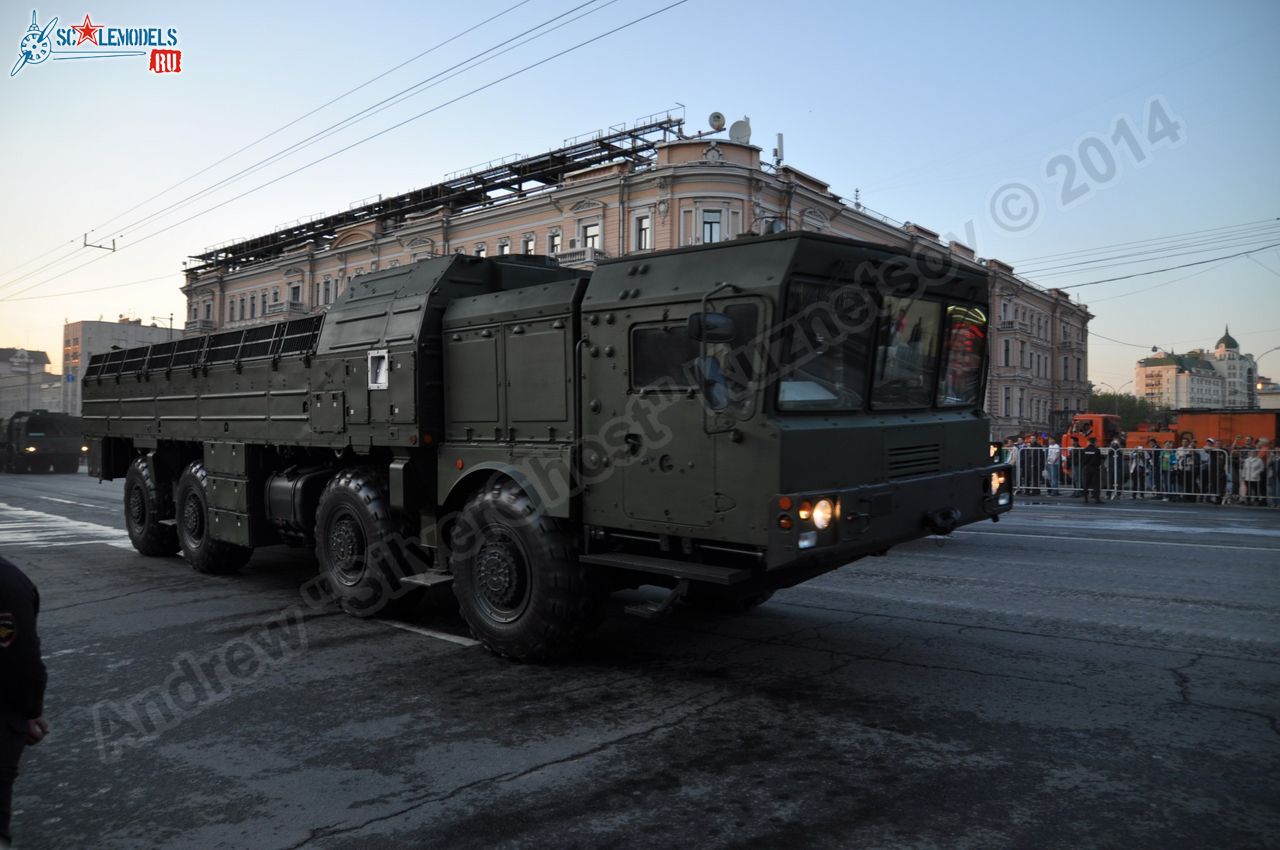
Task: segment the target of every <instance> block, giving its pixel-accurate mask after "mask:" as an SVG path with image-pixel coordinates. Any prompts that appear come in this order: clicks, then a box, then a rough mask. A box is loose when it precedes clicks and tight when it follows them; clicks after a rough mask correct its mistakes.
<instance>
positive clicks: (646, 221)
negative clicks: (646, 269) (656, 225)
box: [635, 215, 653, 251]
mask: <svg viewBox="0 0 1280 850" xmlns="http://www.w3.org/2000/svg"><path fill="white" fill-rule="evenodd" d="M635 250H637V251H652V250H653V219H651V218H649V216H647V215H638V216H636V239H635Z"/></svg>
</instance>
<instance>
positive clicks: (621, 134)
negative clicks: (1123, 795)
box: [183, 116, 1090, 436]
mask: <svg viewBox="0 0 1280 850" xmlns="http://www.w3.org/2000/svg"><path fill="white" fill-rule="evenodd" d="M742 123H743V122H739V124H742ZM682 124H683V122H682V119H679V118H672V117H670V116H666V117H663V118H660V119H656V120H651V121H644V122H640V123H638V124H637V125H636V126H635V127H632V128H629V129H627V130H623V131H611V132H609V133H600V134H595V135H593V136H590V137H587V138H585V139H581V140H570V142H569V143H568V144H566V146H565V147H563V148H560V149H558V150H555V151H551V152H549V153H547V154H544V155H541V156H537V157H529V158H525V159H520V160H512V161H503V162H498V163H491V164H489V165H487V166H483V167H481V168H479V169H476V170H473V171H469V172H466V173H461V174H456V175H448V176H447V177H446V179H445V180H444V181H443V182H441V183H439V184H436V185H434V186H429V187H426V188H424V189H419V190H415V191H414V192H410V193H407V194H405V195H400V196H396V197H393V198H387V199H379V200H378V201H376V202H372V203H365V204H361V205H358V206H355V207H353V209H351V210H349V211H348V212H346V213H340V214H337V215H333V216H328V217H324V218H321V219H316V220H313V221H307V222H297V223H295V225H293V226H290V227H288V228H284V229H281V230H278V231H276V232H274V233H271V234H267V235H264V236H260V237H255V238H252V239H245V240H238V241H235V242H230V243H226V244H223V245H220V246H216V247H213V248H210V249H207V250H206V251H205V253H203V254H201V255H199V256H198V257H197V258H196V259H197V260H198V264H197V265H195V266H191V267H189V268H188V269H187V271H186V284H185V286H184V290H183V291H184V294H185V295H186V297H187V320H186V329H187V330H189V331H192V332H201V333H202V332H208V331H213V330H218V329H223V328H237V327H243V326H247V325H254V324H260V323H263V322H272V321H279V320H281V319H287V318H291V317H300V316H304V315H308V314H310V313H313V312H317V311H322V310H325V309H327V307H328V305H330V304H332V303H333V302H334V301H335V300H336V299H337V298H338V297H339V296H340V295H341V293H342V292H343V291H344V290H345V289H346V287H347V286H348V285H350V283H351V281H352V280H353V279H355V278H356V277H359V276H360V275H363V274H368V273H371V272H374V271H378V270H380V269H387V268H394V267H396V266H399V265H400V264H402V263H410V262H414V261H416V260H421V259H427V258H429V257H435V256H440V255H443V254H449V253H467V254H474V255H478V256H486V255H502V254H516V253H520V254H547V255H551V256H554V257H555V258H557V259H558V260H559V261H560V263H561V264H562V265H569V266H576V267H581V268H593V267H594V266H595V264H596V262H597V261H598V260H600V259H604V258H611V257H620V256H625V255H635V254H643V253H645V252H649V251H660V250H664V249H668V248H676V247H682V246H687V245H701V244H708V243H713V242H720V241H724V240H728V239H734V238H736V237H738V236H741V235H744V234H750V233H770V232H778V231H782V230H805V231H815V232H821V233H828V234H832V235H836V236H845V237H850V238H854V239H861V240H864V241H869V242H876V243H880V244H885V245H892V246H900V247H908V248H916V247H919V248H921V249H922V250H926V251H928V252H932V253H935V254H943V255H946V256H947V258H948V259H950V260H953V261H955V262H957V263H960V264H964V265H973V266H981V267H984V268H985V269H986V270H987V272H988V274H989V275H990V276H991V279H992V283H993V286H992V291H993V293H994V296H993V309H996V310H998V311H999V313H998V316H999V318H994V317H993V321H992V322H991V328H992V336H991V342H992V344H993V347H992V349H991V363H992V370H991V375H990V378H991V380H990V386H989V392H988V411H989V412H990V413H991V414H992V417H993V420H994V421H993V428H994V431H995V433H996V435H997V436H1006V435H1008V434H1013V433H1025V432H1029V431H1043V430H1047V429H1048V428H1049V427H1050V423H1051V421H1052V420H1053V417H1054V414H1055V412H1062V411H1073V410H1079V409H1083V408H1082V406H1083V404H1084V403H1085V400H1086V399H1087V398H1088V384H1087V381H1086V380H1085V376H1086V375H1087V374H1088V362H1087V350H1086V347H1085V339H1086V328H1087V325H1088V321H1089V318H1090V315H1089V313H1088V311H1087V310H1086V309H1085V308H1084V306H1083V305H1080V304H1076V303H1072V302H1071V300H1070V299H1069V298H1068V297H1067V296H1066V295H1065V294H1064V293H1062V292H1060V291H1053V290H1051V291H1046V290H1043V289H1040V288H1039V287H1037V286H1035V285H1034V284H1032V283H1030V282H1029V281H1026V280H1023V279H1022V278H1019V277H1017V276H1016V275H1015V274H1014V272H1013V268H1012V267H1010V266H1009V265H1007V264H1005V263H1001V262H999V261H997V260H981V259H979V258H977V257H976V256H975V255H974V252H973V250H972V249H971V248H969V247H968V246H965V245H963V244H961V243H959V242H956V241H944V240H942V239H940V238H939V236H938V234H937V233H935V232H933V231H931V230H928V229H927V228H924V227H922V226H920V225H917V224H911V223H905V224H904V223H899V222H896V221H894V220H892V219H890V218H888V217H886V216H883V215H879V214H877V213H875V212H873V211H871V210H868V209H866V208H865V207H863V206H862V205H861V204H860V203H858V202H856V201H855V202H854V203H852V204H849V203H846V202H845V201H844V200H843V199H842V198H841V197H839V196H838V195H835V194H834V193H832V192H831V191H830V187H829V186H828V185H827V184H826V183H825V182H823V181H822V180H819V179H818V178H816V177H813V176H811V175H808V174H805V173H804V172H802V171H799V170H797V169H795V168H793V167H791V166H789V165H784V164H782V163H781V162H780V161H775V162H774V163H767V162H762V161H761V156H760V154H761V149H760V148H758V147H755V146H753V145H751V144H750V143H749V139H745V138H744V136H743V135H742V134H741V133H737V134H735V138H736V141H730V140H725V139H722V138H719V139H717V138H710V137H709V136H708V135H706V134H700V135H697V136H692V137H690V136H684V135H683V134H682V133H681V128H682ZM1006 348H1008V349H1009V350H1010V351H1011V352H1016V357H1015V356H1013V355H1012V354H1011V355H1010V356H1008V357H1006V356H1004V355H1005V349H1006Z"/></svg>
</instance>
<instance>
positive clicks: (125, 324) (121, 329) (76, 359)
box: [59, 316, 175, 416]
mask: <svg viewBox="0 0 1280 850" xmlns="http://www.w3.org/2000/svg"><path fill="white" fill-rule="evenodd" d="M174 335H175V331H174V330H173V328H161V327H157V326H156V325H145V326H144V325H143V324H142V320H141V319H130V318H128V317H126V316H121V317H120V319H119V320H118V321H115V322H90V321H84V322H69V323H68V324H66V325H64V326H63V328H62V337H63V339H62V374H63V375H64V376H65V377H64V379H63V384H62V397H61V401H60V402H59V403H60V404H61V409H62V410H65V411H66V412H67V413H70V414H73V415H75V416H79V415H80V379H81V377H83V376H84V373H85V370H86V369H88V368H89V355H91V354H97V353H99V352H102V351H110V350H111V349H112V348H113V347H114V348H132V347H133V346H136V345H147V344H149V343H153V342H165V341H167V340H170V339H173V337H174Z"/></svg>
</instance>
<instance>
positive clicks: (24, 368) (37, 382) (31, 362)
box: [0, 348, 62, 419]
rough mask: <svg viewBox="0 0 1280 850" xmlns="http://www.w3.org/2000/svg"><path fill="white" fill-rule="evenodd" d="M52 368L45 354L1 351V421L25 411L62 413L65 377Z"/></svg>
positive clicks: (11, 349) (24, 351)
mask: <svg viewBox="0 0 1280 850" xmlns="http://www.w3.org/2000/svg"><path fill="white" fill-rule="evenodd" d="M48 365H49V355H48V354H45V353H44V352H43V351H27V350H26V349H24V348H0V419H8V418H9V417H10V416H12V415H13V414H15V413H17V412H19V411H21V410H41V409H43V410H52V411H61V410H62V376H61V375H55V374H53V373H52V372H49V371H47V369H46V368H45V367H47V366H48Z"/></svg>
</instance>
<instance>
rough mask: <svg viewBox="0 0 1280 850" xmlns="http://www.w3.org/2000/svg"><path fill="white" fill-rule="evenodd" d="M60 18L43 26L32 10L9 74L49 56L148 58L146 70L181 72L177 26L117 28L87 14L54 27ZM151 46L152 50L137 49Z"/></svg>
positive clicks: (37, 63) (167, 72) (166, 72)
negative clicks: (71, 23) (73, 22)
mask: <svg viewBox="0 0 1280 850" xmlns="http://www.w3.org/2000/svg"><path fill="white" fill-rule="evenodd" d="M57 24H58V19H57V17H53V18H50V19H49V21H48V22H47V23H45V24H44V25H43V26H42V25H41V24H40V22H39V20H38V17H37V14H36V11H35V10H34V9H32V10H31V26H29V27H27V32H26V34H25V35H23V36H22V40H21V41H20V42H18V61H17V62H15V63H14V65H13V70H12V71H10V72H9V76H10V77H14V76H17V74H18V72H19V71H21V70H22V69H23V68H25V67H27V66H28V65H39V64H40V63H42V62H44V61H45V60H47V59H52V60H54V61H55V62H56V61H58V60H62V59H123V58H129V57H137V56H147V57H149V59H148V62H147V70H149V71H154V72H155V73H157V74H176V73H179V72H181V71H182V51H181V50H178V49H177V47H178V30H177V29H175V28H174V27H115V26H106V25H104V24H97V23H94V22H93V20H92V18H91V17H90V15H88V14H86V15H85V16H84V22H83V23H81V24H80V25H79V26H71V27H63V28H61V29H55V27H56V26H57ZM138 48H149V49H141V50H140V49H138Z"/></svg>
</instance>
